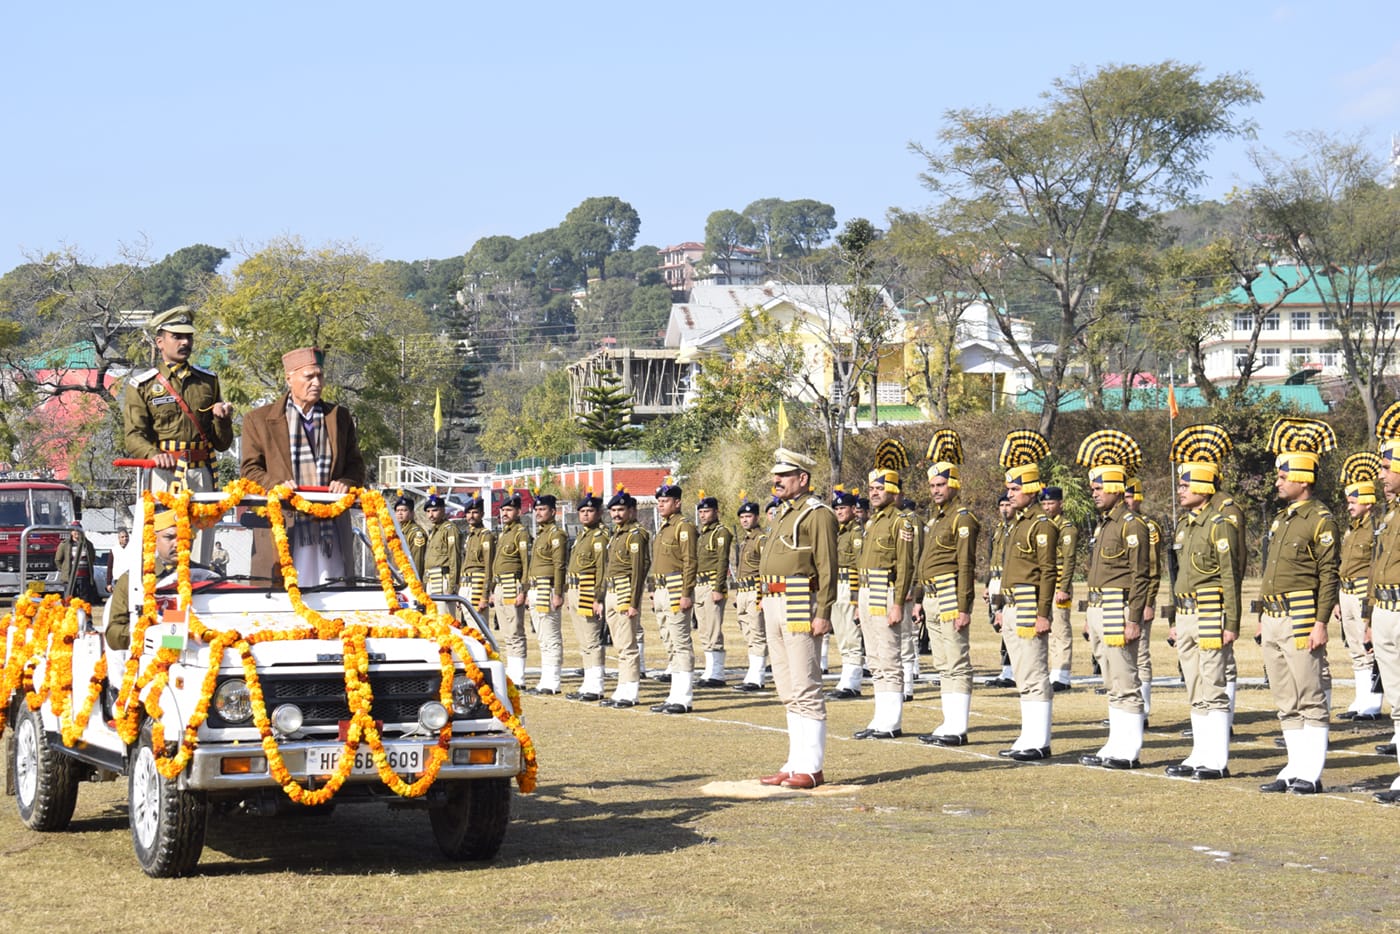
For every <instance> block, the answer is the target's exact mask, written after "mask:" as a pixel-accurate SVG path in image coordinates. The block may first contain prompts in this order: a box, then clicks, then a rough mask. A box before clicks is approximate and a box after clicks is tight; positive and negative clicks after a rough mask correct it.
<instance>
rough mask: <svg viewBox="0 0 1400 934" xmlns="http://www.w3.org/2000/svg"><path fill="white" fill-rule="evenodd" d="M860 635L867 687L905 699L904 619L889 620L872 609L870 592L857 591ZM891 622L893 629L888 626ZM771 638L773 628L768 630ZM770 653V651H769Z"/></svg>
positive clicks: (882, 610)
mask: <svg viewBox="0 0 1400 934" xmlns="http://www.w3.org/2000/svg"><path fill="white" fill-rule="evenodd" d="M858 600H859V604H858V605H859V607H860V618H861V619H862V620H864V625H863V626H861V632H863V633H864V634H865V662H866V665H867V666H868V667H869V668H870V683H871V684H872V685H874V690H875V691H877V692H880V691H894V692H895V693H897V694H899V695H900V696H901V697H903V696H904V669H903V668H902V667H901V666H900V661H899V634H900V633H899V629H900V626H901V625H903V622H904V621H903V618H900V619H897V620H893V621H892V620H891V619H890V618H889V616H888V615H887V614H888V613H889V607H888V606H871V604H870V588H869V587H862V588H860V596H859V598H858ZM891 622H893V623H894V625H890V623H891ZM768 632H769V637H770V638H771V637H772V632H773V627H772V626H771V625H770V626H769V627H768ZM769 651H770V652H771V651H772V647H771V646H770V647H769Z"/></svg>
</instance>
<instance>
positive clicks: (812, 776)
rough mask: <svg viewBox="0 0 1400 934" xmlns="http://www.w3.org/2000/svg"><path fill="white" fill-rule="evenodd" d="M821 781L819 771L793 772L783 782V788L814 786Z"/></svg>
mask: <svg viewBox="0 0 1400 934" xmlns="http://www.w3.org/2000/svg"><path fill="white" fill-rule="evenodd" d="M821 783H822V773H821V772H811V773H808V772H793V773H792V774H791V775H789V776H788V777H787V779H786V780H785V781H784V782H783V787H784V788H815V787H817V786H818V785H820V784H821Z"/></svg>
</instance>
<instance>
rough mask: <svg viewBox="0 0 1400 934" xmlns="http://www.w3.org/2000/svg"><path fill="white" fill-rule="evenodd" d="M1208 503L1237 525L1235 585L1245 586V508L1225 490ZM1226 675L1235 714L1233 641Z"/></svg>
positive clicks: (1236, 676) (1236, 671) (1227, 649)
mask: <svg viewBox="0 0 1400 934" xmlns="http://www.w3.org/2000/svg"><path fill="white" fill-rule="evenodd" d="M1206 505H1208V506H1209V507H1210V508H1211V509H1213V510H1215V511H1216V512H1218V513H1220V514H1221V515H1222V516H1224V517H1225V521H1227V522H1229V523H1230V524H1231V525H1233V526H1234V527H1235V533H1236V535H1237V536H1238V537H1237V538H1236V541H1237V542H1238V543H1239V548H1238V549H1237V550H1235V551H1232V552H1231V554H1233V555H1234V558H1235V586H1237V587H1243V586H1244V578H1245V574H1246V572H1247V570H1248V566H1249V537H1248V534H1247V532H1248V524H1247V522H1246V520H1245V514H1244V510H1243V509H1241V508H1240V506H1239V503H1236V502H1235V499H1234V497H1232V496H1230V495H1229V494H1227V493H1226V492H1225V491H1223V490H1221V491H1219V492H1217V493H1215V494H1214V495H1213V496H1211V498H1210V502H1209V503H1207V504H1206ZM1225 677H1226V680H1227V681H1228V683H1229V685H1230V712H1231V715H1232V716H1233V715H1234V710H1235V700H1234V691H1235V685H1236V683H1237V682H1238V680H1239V669H1238V667H1237V666H1236V665H1235V644H1234V643H1233V642H1232V643H1230V644H1229V645H1227V646H1225Z"/></svg>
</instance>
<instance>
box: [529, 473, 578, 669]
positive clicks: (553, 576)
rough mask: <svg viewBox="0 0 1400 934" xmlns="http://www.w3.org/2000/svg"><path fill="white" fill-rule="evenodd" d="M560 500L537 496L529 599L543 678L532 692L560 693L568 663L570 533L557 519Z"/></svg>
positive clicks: (547, 496)
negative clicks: (565, 616)
mask: <svg viewBox="0 0 1400 934" xmlns="http://www.w3.org/2000/svg"><path fill="white" fill-rule="evenodd" d="M558 507H559V500H558V499H557V498H556V497H555V496H554V495H553V494H550V493H545V494H543V495H541V496H536V497H535V548H534V550H533V551H532V552H530V566H529V571H528V574H527V575H526V576H527V580H528V581H529V592H528V600H529V604H530V622H531V623H532V624H533V625H534V627H535V635H536V636H537V637H538V638H539V640H540V678H539V680H538V681H536V682H535V686H534V687H533V688H532V689H531V690H530V693H531V694H558V693H559V675H560V672H561V670H562V669H563V667H564V638H563V632H562V625H563V619H562V617H563V613H562V610H563V606H564V590H565V586H566V583H567V578H566V571H567V569H568V563H569V537H568V536H567V535H565V534H564V530H563V529H561V528H559V525H558V524H557V523H556V522H555V521H554V516H555V513H556V512H557V511H558Z"/></svg>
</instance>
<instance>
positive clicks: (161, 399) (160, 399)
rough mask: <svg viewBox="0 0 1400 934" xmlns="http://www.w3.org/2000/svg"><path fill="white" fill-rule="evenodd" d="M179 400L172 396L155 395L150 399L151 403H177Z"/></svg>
mask: <svg viewBox="0 0 1400 934" xmlns="http://www.w3.org/2000/svg"><path fill="white" fill-rule="evenodd" d="M179 404H180V400H178V399H176V398H175V397H174V396H155V397H153V398H152V399H151V405H179Z"/></svg>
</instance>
